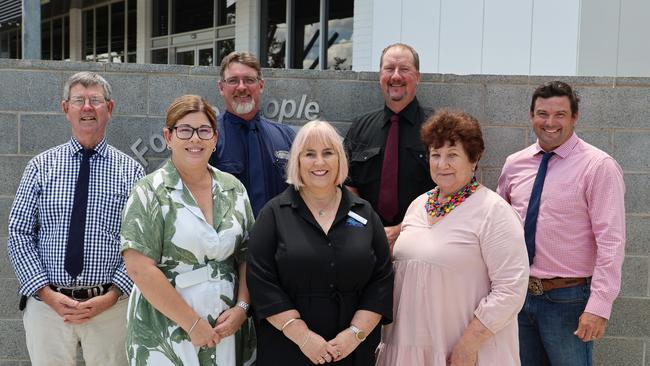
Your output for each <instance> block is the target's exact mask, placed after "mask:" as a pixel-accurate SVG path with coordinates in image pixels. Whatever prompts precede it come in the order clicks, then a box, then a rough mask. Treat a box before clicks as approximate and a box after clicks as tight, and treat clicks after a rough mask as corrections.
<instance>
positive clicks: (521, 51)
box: [481, 0, 533, 75]
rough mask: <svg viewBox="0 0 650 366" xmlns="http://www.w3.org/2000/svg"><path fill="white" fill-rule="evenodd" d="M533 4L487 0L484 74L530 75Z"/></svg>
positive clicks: (518, 0) (484, 28) (525, 0)
mask: <svg viewBox="0 0 650 366" xmlns="http://www.w3.org/2000/svg"><path fill="white" fill-rule="evenodd" d="M532 6H533V0H485V17H484V24H485V25H484V27H483V60H482V69H481V73H483V74H506V75H507V74H510V75H513V74H514V75H528V72H529V66H530V63H529V61H530V39H531V38H530V34H531V31H532V30H531V10H532Z"/></svg>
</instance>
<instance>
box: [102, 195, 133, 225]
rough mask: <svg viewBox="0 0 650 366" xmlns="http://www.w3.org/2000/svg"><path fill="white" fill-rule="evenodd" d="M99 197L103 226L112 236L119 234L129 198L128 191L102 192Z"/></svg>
mask: <svg viewBox="0 0 650 366" xmlns="http://www.w3.org/2000/svg"><path fill="white" fill-rule="evenodd" d="M99 199H100V208H99V210H100V217H101V222H102V227H103V228H104V230H105V231H106V232H107V233H108V234H110V235H111V236H118V235H119V234H120V223H121V222H122V221H121V217H122V209H124V205H125V204H126V200H127V199H128V195H127V191H126V190H125V191H113V192H102V193H101V194H100V195H99Z"/></svg>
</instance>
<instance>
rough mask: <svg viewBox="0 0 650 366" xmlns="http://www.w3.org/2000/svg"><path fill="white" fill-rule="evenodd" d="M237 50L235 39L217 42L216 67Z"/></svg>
mask: <svg viewBox="0 0 650 366" xmlns="http://www.w3.org/2000/svg"><path fill="white" fill-rule="evenodd" d="M234 50H235V40H234V39H224V40H221V41H217V60H216V63H215V65H216V66H219V65H221V60H223V58H224V57H226V56H228V55H229V54H230V53H231V52H233V51H234Z"/></svg>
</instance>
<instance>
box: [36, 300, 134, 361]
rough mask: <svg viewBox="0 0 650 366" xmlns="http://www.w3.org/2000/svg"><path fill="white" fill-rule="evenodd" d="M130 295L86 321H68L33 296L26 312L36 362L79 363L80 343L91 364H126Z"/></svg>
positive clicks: (86, 359) (85, 356) (84, 355)
mask: <svg viewBox="0 0 650 366" xmlns="http://www.w3.org/2000/svg"><path fill="white" fill-rule="evenodd" d="M127 302H128V299H122V300H118V302H117V303H116V304H115V305H113V306H112V307H111V308H109V309H108V310H106V311H104V312H103V313H101V314H99V315H97V316H96V317H94V318H92V319H91V320H90V321H88V322H87V323H84V324H66V323H64V322H63V318H61V317H60V316H59V314H57V313H56V312H55V311H54V310H52V308H50V307H49V306H48V305H47V304H45V303H44V302H42V301H38V300H36V299H34V298H33V297H32V298H29V300H28V301H27V307H26V308H25V311H24V312H23V324H24V325H25V336H26V338H27V350H28V351H29V358H30V359H31V362H32V365H33V366H45V365H47V366H75V365H76V364H77V352H78V345H79V344H80V343H81V350H82V353H83V358H84V361H85V362H86V365H87V366H100V365H101V366H113V365H115V366H118V365H119V366H124V365H127V359H126V309H127V304H128V303H127Z"/></svg>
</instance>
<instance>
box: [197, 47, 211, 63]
mask: <svg viewBox="0 0 650 366" xmlns="http://www.w3.org/2000/svg"><path fill="white" fill-rule="evenodd" d="M213 55H214V50H213V49H212V47H210V48H199V66H212V60H213V59H214V57H213Z"/></svg>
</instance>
